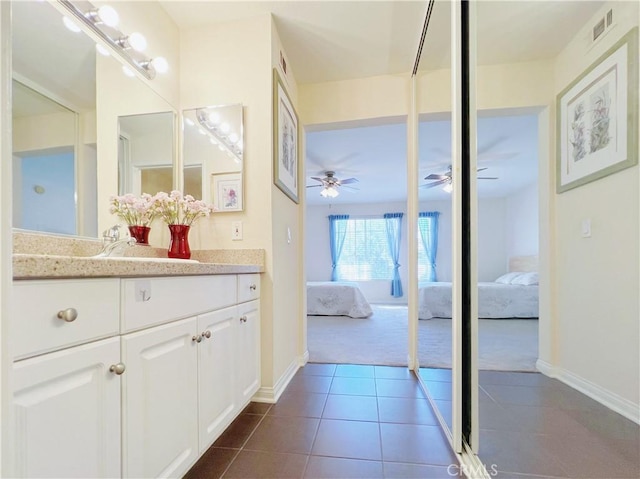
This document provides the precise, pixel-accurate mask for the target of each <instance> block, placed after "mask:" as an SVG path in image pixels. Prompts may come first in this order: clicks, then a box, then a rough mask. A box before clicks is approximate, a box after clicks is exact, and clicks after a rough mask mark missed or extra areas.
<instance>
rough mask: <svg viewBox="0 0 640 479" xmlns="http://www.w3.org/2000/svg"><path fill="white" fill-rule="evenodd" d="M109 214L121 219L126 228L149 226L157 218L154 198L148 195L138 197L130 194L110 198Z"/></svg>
mask: <svg viewBox="0 0 640 479" xmlns="http://www.w3.org/2000/svg"><path fill="white" fill-rule="evenodd" d="M109 212H110V213H111V214H114V215H117V216H119V217H120V218H122V219H123V220H124V221H125V223H127V225H128V226H149V225H150V224H151V222H152V221H153V219H154V218H155V217H156V216H158V212H157V210H156V201H155V198H154V197H153V196H151V195H150V194H148V193H143V194H142V195H141V196H140V197H137V196H136V195H132V194H131V193H128V194H126V195H122V196H112V197H111V199H110V205H109Z"/></svg>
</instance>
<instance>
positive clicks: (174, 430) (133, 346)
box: [122, 318, 198, 478]
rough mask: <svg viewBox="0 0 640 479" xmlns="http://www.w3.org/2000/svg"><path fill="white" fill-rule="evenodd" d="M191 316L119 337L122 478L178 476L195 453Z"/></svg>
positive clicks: (193, 323) (194, 359) (194, 347)
mask: <svg viewBox="0 0 640 479" xmlns="http://www.w3.org/2000/svg"><path fill="white" fill-rule="evenodd" d="M195 334H196V318H188V319H184V320H181V321H177V322H175V323H170V324H166V325H162V326H157V327H155V328H151V329H147V330H145V331H140V332H138V333H132V334H127V335H125V336H123V337H122V356H123V361H124V362H125V364H126V365H127V372H126V373H125V375H124V376H123V379H124V382H123V385H122V386H123V411H122V412H123V431H124V436H123V473H124V477H136V478H139V477H144V478H150V477H179V476H181V475H182V474H184V473H185V472H186V471H187V468H188V467H190V466H191V464H192V463H193V462H194V461H195V459H196V457H197V456H198V425H197V414H198V409H197V408H198V403H197V370H196V368H197V346H198V343H197V342H196V341H194V340H193V339H192V338H193V337H194V335H195Z"/></svg>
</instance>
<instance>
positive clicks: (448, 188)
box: [442, 183, 453, 193]
mask: <svg viewBox="0 0 640 479" xmlns="http://www.w3.org/2000/svg"><path fill="white" fill-rule="evenodd" d="M442 191H445V192H447V193H451V192H452V191H453V185H452V184H451V183H447V184H446V185H444V186H443V187H442Z"/></svg>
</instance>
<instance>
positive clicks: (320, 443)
mask: <svg viewBox="0 0 640 479" xmlns="http://www.w3.org/2000/svg"><path fill="white" fill-rule="evenodd" d="M451 464H454V465H457V460H456V456H455V455H454V454H453V453H452V451H451V449H450V447H449V442H448V441H447V439H446V437H445V436H444V434H443V432H442V430H441V428H440V426H439V425H438V421H437V419H436V416H435V414H434V412H433V410H432V409H431V406H430V405H429V402H428V401H427V399H426V398H425V396H424V395H423V393H422V390H421V387H420V385H419V383H418V381H417V379H416V378H415V377H413V375H412V374H411V373H410V372H409V371H408V370H407V369H406V368H396V367H388V366H358V365H334V364H307V365H306V366H305V367H304V368H301V369H300V370H299V371H298V373H297V374H296V375H295V377H294V378H293V380H292V381H291V383H290V384H289V386H288V387H287V389H286V391H285V392H284V393H283V395H282V397H281V398H280V399H279V401H278V403H277V404H274V405H269V404H260V403H251V404H250V405H249V406H248V407H247V408H246V409H245V410H244V411H243V412H242V414H240V416H238V418H237V419H236V420H235V421H234V422H233V423H232V424H231V425H230V426H229V428H228V429H227V430H226V431H225V432H224V433H223V434H222V436H220V438H218V440H217V441H216V442H215V443H214V444H213V446H212V447H211V448H210V449H209V450H208V451H207V452H206V453H205V455H204V456H203V457H202V458H201V459H200V460H199V461H198V463H196V465H195V466H193V468H192V469H191V470H190V471H189V472H188V473H187V475H186V476H185V477H186V478H188V479H194V478H219V477H224V478H290V477H291V478H294V477H295V478H360V479H365V478H366V479H374V478H385V477H386V478H438V479H440V478H449V477H451V476H450V475H449V474H448V470H447V467H448V466H449V465H451Z"/></svg>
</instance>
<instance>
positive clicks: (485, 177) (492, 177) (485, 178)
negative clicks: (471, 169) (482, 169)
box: [478, 176, 499, 180]
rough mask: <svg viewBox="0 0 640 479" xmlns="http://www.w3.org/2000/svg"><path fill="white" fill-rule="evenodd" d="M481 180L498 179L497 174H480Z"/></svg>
mask: <svg viewBox="0 0 640 479" xmlns="http://www.w3.org/2000/svg"><path fill="white" fill-rule="evenodd" d="M478 179H479V180H498V179H499V178H498V177H497V176H478Z"/></svg>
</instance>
